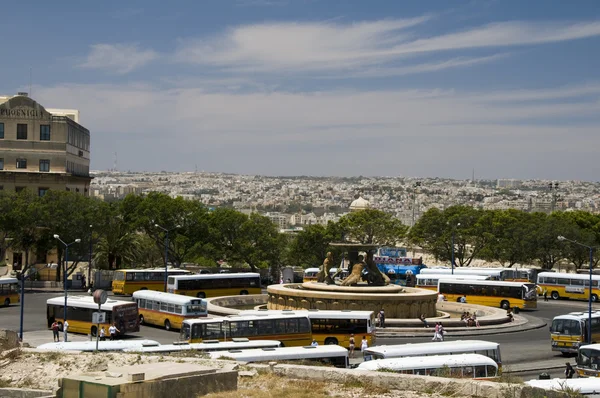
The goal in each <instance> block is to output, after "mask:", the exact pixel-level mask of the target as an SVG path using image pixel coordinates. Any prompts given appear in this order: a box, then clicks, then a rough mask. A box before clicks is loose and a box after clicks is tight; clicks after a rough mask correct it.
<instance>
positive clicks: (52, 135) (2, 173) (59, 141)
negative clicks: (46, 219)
mask: <svg viewBox="0 0 600 398" xmlns="http://www.w3.org/2000/svg"><path fill="white" fill-rule="evenodd" d="M53 112H54V113H52V112H50V111H49V110H47V109H45V108H44V107H43V106H42V105H40V104H38V103H37V102H35V101H34V100H33V99H31V98H29V97H28V96H27V94H26V93H19V94H18V95H16V96H13V97H0V142H1V143H2V145H0V189H4V190H15V191H20V190H23V189H31V190H33V191H35V192H36V193H37V194H38V195H40V196H43V195H44V194H45V193H46V192H47V191H48V190H51V189H54V190H62V191H64V190H67V191H72V192H79V193H81V194H83V195H86V196H87V195H89V188H90V182H91V179H92V178H91V177H90V132H89V130H88V129H86V128H85V127H83V126H82V125H80V124H79V123H78V121H79V111H76V110H59V109H54V110H53Z"/></svg>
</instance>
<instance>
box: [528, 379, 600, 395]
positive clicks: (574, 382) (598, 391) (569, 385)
mask: <svg viewBox="0 0 600 398" xmlns="http://www.w3.org/2000/svg"><path fill="white" fill-rule="evenodd" d="M525 384H527V385H528V386H531V387H538V388H542V389H544V390H554V391H562V392H565V393H569V394H568V396H577V395H575V394H573V393H579V394H581V395H594V396H600V380H599V379H551V380H529V381H526V382H525Z"/></svg>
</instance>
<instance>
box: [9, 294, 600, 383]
mask: <svg viewBox="0 0 600 398" xmlns="http://www.w3.org/2000/svg"><path fill="white" fill-rule="evenodd" d="M58 296H61V294H60V293H26V294H25V309H24V313H25V316H24V322H23V330H24V331H25V332H29V331H40V330H47V329H46V300H47V299H49V298H52V297H58ZM125 300H128V298H125ZM587 305H588V304H587V303H586V302H580V301H569V300H559V301H549V302H544V301H538V309H537V310H535V311H527V312H524V311H523V312H522V314H524V315H528V316H534V317H537V318H541V319H542V320H544V321H545V322H546V323H548V325H550V323H551V321H552V318H553V317H554V316H556V315H560V314H565V313H567V312H571V311H587ZM594 309H600V303H599V304H594ZM19 314H20V312H19V306H18V305H12V306H10V307H8V308H0V320H1V325H2V327H4V328H8V329H13V330H19V317H20V315H19ZM132 337H133V338H135V337H140V338H141V337H143V338H146V339H151V340H156V341H158V342H160V343H161V344H169V343H172V342H173V341H175V340H177V338H178V334H177V332H174V331H171V332H167V331H166V330H164V329H161V328H157V327H152V326H141V328H140V332H139V333H136V334H134V336H132ZM50 338H51V334H50V332H48V340H49V341H51V340H50ZM468 338H469V339H481V340H489V341H495V342H497V343H500V345H501V351H502V362H503V366H504V369H507V370H510V368H511V365H517V364H519V365H522V364H524V363H527V364H531V368H539V367H540V365H543V364H547V363H549V361H550V362H552V363H555V364H557V365H559V364H562V363H564V362H566V361H571V362H572V363H573V362H574V358H570V359H569V358H566V359H565V358H564V357H563V356H562V355H561V354H560V353H556V352H553V351H551V349H550V334H549V331H548V327H543V328H539V329H534V330H529V331H523V332H516V333H498V334H496V333H490V334H488V335H481V336H473V337H468ZM458 339H463V340H464V339H467V337H452V333H451V332H449V334H448V335H447V338H446V340H449V341H451V340H458ZM427 341H431V337H411V338H378V339H377V344H403V343H419V342H427ZM542 371H543V370H535V371H532V372H529V373H527V372H526V373H524V374H520V376H521V377H523V378H527V377H529V376H531V377H529V378H534V377H537V376H538V375H539V373H541V372H542ZM546 372H548V373H550V374H551V376H553V377H560V376H562V370H557V369H550V370H546Z"/></svg>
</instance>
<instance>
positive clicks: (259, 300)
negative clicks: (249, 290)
mask: <svg viewBox="0 0 600 398" xmlns="http://www.w3.org/2000/svg"><path fill="white" fill-rule="evenodd" d="M267 298H268V296H267V295H266V294H249V295H245V296H224V297H215V298H211V299H207V301H208V313H209V314H212V315H222V316H227V315H236V314H237V313H238V312H240V310H238V309H235V308H230V307H239V306H259V305H265V304H267Z"/></svg>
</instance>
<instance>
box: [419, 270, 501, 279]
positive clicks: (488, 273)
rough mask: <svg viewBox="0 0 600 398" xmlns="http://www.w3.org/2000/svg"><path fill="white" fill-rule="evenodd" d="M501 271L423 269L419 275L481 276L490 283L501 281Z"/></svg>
mask: <svg viewBox="0 0 600 398" xmlns="http://www.w3.org/2000/svg"><path fill="white" fill-rule="evenodd" d="M503 271H504V270H502V269H498V268H456V267H455V268H454V272H452V269H450V268H423V269H422V270H421V272H420V273H419V275H483V276H487V277H489V279H490V280H492V281H501V280H504V279H503Z"/></svg>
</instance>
